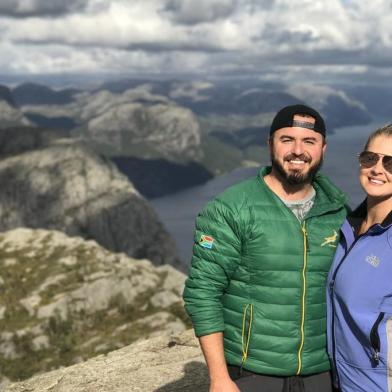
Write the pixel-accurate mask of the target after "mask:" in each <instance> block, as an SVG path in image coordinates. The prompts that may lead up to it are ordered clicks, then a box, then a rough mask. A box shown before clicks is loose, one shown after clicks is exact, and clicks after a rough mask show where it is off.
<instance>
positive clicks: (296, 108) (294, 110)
mask: <svg viewBox="0 0 392 392" xmlns="http://www.w3.org/2000/svg"><path fill="white" fill-rule="evenodd" d="M295 114H307V115H308V116H311V117H313V118H314V119H315V120H316V121H315V123H314V124H312V123H309V122H305V121H298V120H294V115H295ZM286 127H301V128H307V129H311V130H313V131H315V132H318V133H321V134H322V135H323V136H324V137H325V133H326V129H325V123H324V120H323V118H322V117H321V115H320V113H319V112H317V111H316V110H314V109H312V108H310V107H309V106H306V105H291V106H286V107H284V108H283V109H281V110H279V112H278V113H277V114H276V116H275V117H274V119H273V120H272V124H271V129H270V136H271V135H272V134H273V133H274V132H275V131H277V130H278V129H281V128H286Z"/></svg>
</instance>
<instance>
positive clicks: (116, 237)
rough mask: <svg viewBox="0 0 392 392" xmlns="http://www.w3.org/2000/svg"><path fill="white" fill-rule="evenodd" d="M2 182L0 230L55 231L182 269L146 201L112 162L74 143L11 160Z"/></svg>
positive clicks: (1, 164)
mask: <svg viewBox="0 0 392 392" xmlns="http://www.w3.org/2000/svg"><path fill="white" fill-rule="evenodd" d="M4 149H6V148H5V147H4V148H3V150H4ZM7 151H8V150H7ZM0 181H1V184H2V192H1V193H0V230H3V231H4V230H10V229H13V228H16V227H31V228H48V229H55V230H60V231H64V232H65V233H67V234H69V235H75V236H82V237H84V238H87V239H95V240H96V241H97V242H98V243H100V244H101V245H103V246H104V247H106V248H107V249H110V250H113V251H116V252H125V253H127V254H128V255H130V256H133V257H136V258H147V259H149V260H151V261H152V262H154V263H155V264H163V263H169V264H176V265H177V253H176V249H175V244H174V242H173V241H172V240H171V238H170V237H169V235H168V234H167V232H166V231H165V230H164V228H163V226H162V224H161V223H160V222H159V220H158V218H157V216H156V214H155V212H154V211H153V209H152V208H151V207H150V206H149V204H148V203H147V202H146V200H145V199H144V198H143V197H142V196H140V194H139V193H138V192H137V190H136V189H135V188H134V187H133V185H132V184H131V183H130V182H129V181H128V179H127V178H126V177H125V176H123V175H122V174H120V173H119V171H118V170H117V168H116V167H115V166H114V165H113V164H112V163H111V162H110V161H109V160H107V159H106V158H103V157H102V156H99V155H97V154H96V153H94V152H93V151H92V150H91V149H90V148H88V147H87V146H85V145H83V144H81V143H79V142H77V141H75V140H70V139H69V140H66V139H54V140H48V139H45V143H44V146H42V147H41V148H40V147H38V146H37V145H36V146H35V149H34V150H30V151H29V150H28V149H27V150H26V151H23V149H22V151H20V153H17V152H16V153H15V154H11V155H8V156H7V157H5V158H4V159H2V160H1V161H0Z"/></svg>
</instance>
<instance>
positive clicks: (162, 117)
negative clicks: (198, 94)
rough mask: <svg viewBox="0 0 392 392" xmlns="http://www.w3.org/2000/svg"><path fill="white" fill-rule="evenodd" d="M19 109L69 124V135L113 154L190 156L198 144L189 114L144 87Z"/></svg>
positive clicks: (195, 124) (195, 126)
mask: <svg viewBox="0 0 392 392" xmlns="http://www.w3.org/2000/svg"><path fill="white" fill-rule="evenodd" d="M23 110H24V112H26V113H29V115H30V117H31V115H35V116H41V119H42V118H46V119H50V118H52V119H59V118H61V119H63V121H65V120H66V119H68V120H72V121H73V122H74V123H75V129H76V130H75V133H77V134H82V135H83V136H85V137H87V138H88V139H89V140H91V141H94V142H96V143H100V144H103V145H106V146H108V147H111V148H112V150H113V151H114V152H115V153H117V154H120V153H123V152H127V151H131V152H132V153H133V154H136V155H138V154H139V156H140V154H141V156H148V155H149V154H154V155H157V154H158V155H159V154H161V155H164V156H167V157H170V155H171V154H178V155H181V156H187V157H191V156H193V155H194V154H195V153H196V152H195V150H197V147H198V146H199V144H200V127H199V124H198V121H197V119H196V117H195V116H194V115H193V113H192V112H191V111H190V110H189V109H185V108H183V107H181V106H179V105H177V104H176V103H174V102H173V101H171V100H170V99H168V98H166V97H163V96H160V95H157V94H152V93H151V92H150V91H149V89H148V87H144V86H141V87H139V88H136V89H131V90H127V91H125V92H123V93H121V94H114V93H111V92H109V91H106V90H101V91H98V92H93V93H90V92H83V93H80V94H76V95H75V96H74V100H73V101H72V102H69V103H66V104H63V105H53V104H52V105H48V104H47V105H42V104H41V105H25V106H24V107H23ZM35 118H37V117H35ZM46 121H48V120H46ZM108 147H107V148H108Z"/></svg>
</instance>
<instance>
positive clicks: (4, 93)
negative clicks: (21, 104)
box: [0, 86, 16, 108]
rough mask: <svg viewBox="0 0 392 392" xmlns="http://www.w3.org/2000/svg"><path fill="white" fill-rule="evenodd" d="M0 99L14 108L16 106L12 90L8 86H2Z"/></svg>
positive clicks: (0, 87)
mask: <svg viewBox="0 0 392 392" xmlns="http://www.w3.org/2000/svg"><path fill="white" fill-rule="evenodd" d="M0 101H5V102H6V103H7V104H8V105H9V106H11V107H13V108H15V107H16V105H15V101H14V97H13V96H12V93H11V90H10V89H9V88H8V87H6V86H0Z"/></svg>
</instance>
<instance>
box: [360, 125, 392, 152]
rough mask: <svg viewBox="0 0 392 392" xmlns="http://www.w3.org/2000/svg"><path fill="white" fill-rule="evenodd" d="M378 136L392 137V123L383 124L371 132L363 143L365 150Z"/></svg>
mask: <svg viewBox="0 0 392 392" xmlns="http://www.w3.org/2000/svg"><path fill="white" fill-rule="evenodd" d="M378 136H386V137H392V124H388V125H385V126H383V127H381V128H378V129H376V130H375V131H374V132H373V133H371V134H370V135H369V137H368V140H367V142H366V144H365V150H367V149H368V148H369V145H370V143H371V142H372V141H373V140H374V139H375V138H376V137H378Z"/></svg>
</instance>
